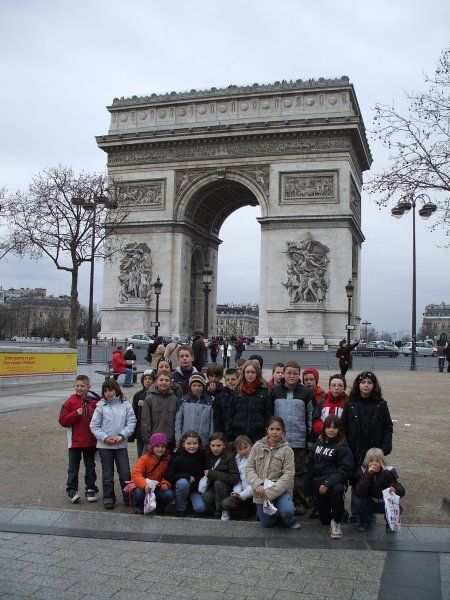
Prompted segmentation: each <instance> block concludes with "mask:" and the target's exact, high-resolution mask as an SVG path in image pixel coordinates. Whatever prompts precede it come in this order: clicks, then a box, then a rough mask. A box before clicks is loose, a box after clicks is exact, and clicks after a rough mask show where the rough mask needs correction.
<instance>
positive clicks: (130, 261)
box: [118, 242, 153, 304]
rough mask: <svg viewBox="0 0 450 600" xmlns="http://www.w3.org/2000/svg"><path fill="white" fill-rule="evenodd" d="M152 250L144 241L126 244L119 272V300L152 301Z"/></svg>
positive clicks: (147, 302) (124, 301) (132, 301)
mask: <svg viewBox="0 0 450 600" xmlns="http://www.w3.org/2000/svg"><path fill="white" fill-rule="evenodd" d="M152 268H153V261H152V251H151V250H150V248H149V247H148V246H147V244H145V243H144V242H141V243H138V242H132V243H130V244H127V245H126V246H125V249H124V251H123V256H122V260H121V261H120V272H119V276H118V279H119V286H120V289H119V302H120V303H121V304H126V303H136V302H139V303H142V302H145V303H146V304H149V303H150V300H151V290H152V287H151V279H152Z"/></svg>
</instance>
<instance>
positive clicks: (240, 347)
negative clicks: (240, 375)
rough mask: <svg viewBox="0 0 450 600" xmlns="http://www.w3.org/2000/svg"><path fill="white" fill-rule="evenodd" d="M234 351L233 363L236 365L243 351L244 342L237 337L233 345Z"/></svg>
mask: <svg viewBox="0 0 450 600" xmlns="http://www.w3.org/2000/svg"><path fill="white" fill-rule="evenodd" d="M234 349H235V350H236V354H235V355H234V362H235V363H236V361H237V360H239V359H240V358H241V356H242V353H243V352H244V350H245V344H244V340H243V339H242V338H241V337H240V336H239V337H238V339H237V340H236V342H235V344H234Z"/></svg>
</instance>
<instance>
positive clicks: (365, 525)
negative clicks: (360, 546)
mask: <svg viewBox="0 0 450 600" xmlns="http://www.w3.org/2000/svg"><path fill="white" fill-rule="evenodd" d="M369 529H370V523H360V525H359V527H358V531H361V533H367V532H368V531H369Z"/></svg>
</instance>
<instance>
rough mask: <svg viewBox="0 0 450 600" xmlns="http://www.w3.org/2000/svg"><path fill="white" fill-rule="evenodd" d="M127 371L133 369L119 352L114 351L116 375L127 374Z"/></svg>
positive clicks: (113, 364)
mask: <svg viewBox="0 0 450 600" xmlns="http://www.w3.org/2000/svg"><path fill="white" fill-rule="evenodd" d="M127 369H131V366H130V365H129V364H128V361H127V360H125V359H124V357H123V355H122V353H121V352H120V351H119V350H114V352H113V354H112V370H113V371H114V373H125V371H126V370H127Z"/></svg>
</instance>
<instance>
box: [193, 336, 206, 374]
mask: <svg viewBox="0 0 450 600" xmlns="http://www.w3.org/2000/svg"><path fill="white" fill-rule="evenodd" d="M191 340H192V352H193V355H194V360H193V363H192V364H193V365H194V367H195V368H196V369H197V371H198V372H199V373H201V371H202V369H203V367H204V366H205V363H206V346H205V342H204V341H203V335H202V333H200V331H194V333H193V334H192V336H191Z"/></svg>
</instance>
